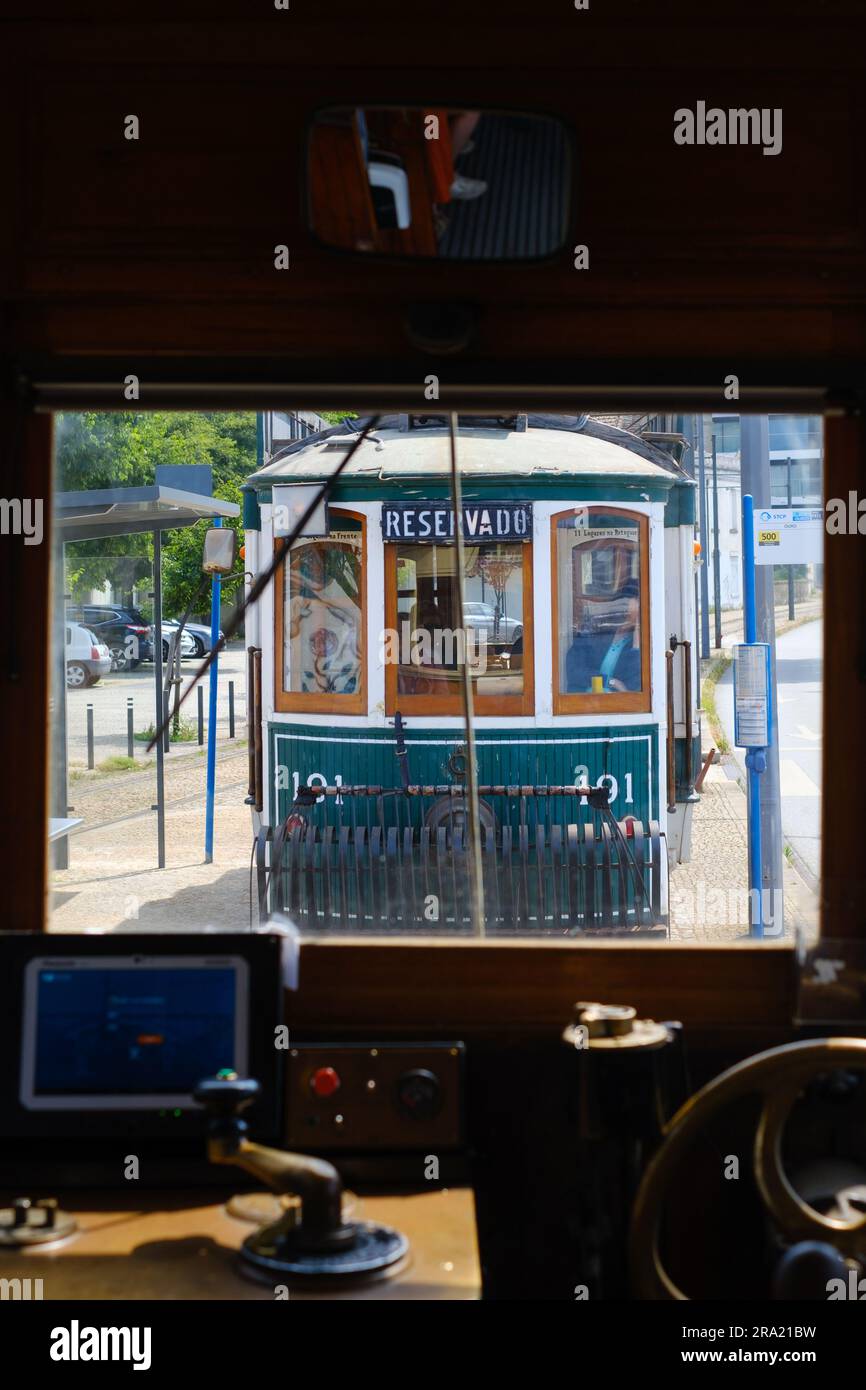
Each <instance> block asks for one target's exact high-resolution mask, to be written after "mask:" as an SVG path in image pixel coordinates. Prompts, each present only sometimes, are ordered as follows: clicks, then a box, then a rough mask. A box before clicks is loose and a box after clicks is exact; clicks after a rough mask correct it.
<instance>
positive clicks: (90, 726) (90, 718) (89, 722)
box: [87, 705, 93, 771]
mask: <svg viewBox="0 0 866 1390" xmlns="http://www.w3.org/2000/svg"><path fill="white" fill-rule="evenodd" d="M87 766H88V767H89V768H90V769H91V771H92V769H93V706H92V705H88V706H87Z"/></svg>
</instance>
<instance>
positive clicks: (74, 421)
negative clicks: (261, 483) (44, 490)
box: [56, 411, 256, 613]
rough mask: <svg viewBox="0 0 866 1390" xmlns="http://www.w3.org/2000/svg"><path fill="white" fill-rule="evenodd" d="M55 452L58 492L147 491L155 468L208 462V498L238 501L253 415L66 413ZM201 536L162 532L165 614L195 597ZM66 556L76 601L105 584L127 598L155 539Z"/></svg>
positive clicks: (251, 454) (77, 545)
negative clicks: (195, 559)
mask: <svg viewBox="0 0 866 1390" xmlns="http://www.w3.org/2000/svg"><path fill="white" fill-rule="evenodd" d="M56 447H57V485H58V489H59V491H61V492H72V491H79V490H87V491H89V490H94V489H100V488H109V487H141V486H146V485H147V484H151V483H153V482H154V481H155V477H156V468H157V465H159V464H195V463H198V464H202V463H206V464H209V465H210V467H211V469H212V471H213V486H214V495H215V496H217V497H222V498H224V499H226V500H230V501H237V502H239V501H240V484H241V483H242V482H244V481H245V479H246V478H247V477H248V476H249V474H251V473H252V472H254V470H255V466H256V417H255V414H254V413H253V412H251V411H232V412H196V411H177V412H175V411H153V412H144V413H141V414H133V413H127V412H117V413H114V412H112V413H110V414H99V413H96V412H84V413H82V414H76V415H70V414H65V415H60V416H59V417H58V420H57V430H56ZM204 530H205V524H204V523H201V524H200V525H197V526H194V527H191V528H188V529H187V530H182V529H181V530H175V531H167V532H165V533H164V536H163V555H164V560H163V563H164V574H165V575H166V578H168V575H169V574H171V576H172V579H171V585H170V586H169V584H168V582H166V587H165V595H164V610H165V611H166V612H167V613H168V612H174V611H176V610H179V611H181V612H182V611H184V610H185V608H186V605H187V603H188V602H189V601H190V600H191V599H192V597H193V595H194V593H195V591H196V588H197V586H198V581H199V576H200V575H201V545H202V539H203V534H204ZM196 547H197V556H198V562H197V571H196V575H195V577H193V567H192V563H191V561H192V555H193V553H194V550H195V549H196ZM175 552H177V556H176V558H173V557H174V556H175ZM66 553H67V583H68V585H69V587H70V590H71V592H72V593H73V594H75V595H76V596H78V595H81V594H83V593H85V592H86V591H87V590H89V589H92V588H98V587H101V586H102V585H103V584H104V583H105V581H106V580H111V581H112V583H113V584H115V586H117V587H118V588H120V589H121V591H122V592H123V594H124V597H125V598H126V599H127V600H128V599H129V598H130V597H131V594H132V590H133V588H134V587H135V585H136V584H139V583H141V581H142V580H144V579H145V578H146V577H147V576H149V575H150V574H152V571H153V540H152V537H151V536H150V535H149V534H147V533H145V534H140V535H129V536H114V537H104V538H102V539H100V540H93V541H74V542H72V543H70V544H69V545H68V546H67V552H66ZM238 563H239V568H240V570H241V572H242V564H241V562H240V561H239V562H238ZM206 606H207V605H206V604H205V605H203V608H204V609H206Z"/></svg>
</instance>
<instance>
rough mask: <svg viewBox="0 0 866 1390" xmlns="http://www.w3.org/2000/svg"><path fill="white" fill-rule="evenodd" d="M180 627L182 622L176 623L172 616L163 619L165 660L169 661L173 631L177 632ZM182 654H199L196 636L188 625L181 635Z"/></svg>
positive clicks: (163, 654)
mask: <svg viewBox="0 0 866 1390" xmlns="http://www.w3.org/2000/svg"><path fill="white" fill-rule="evenodd" d="M179 627H180V623H176V622H174V621H173V620H172V619H170V618H163V620H162V659H163V661H168V646H169V642H170V641H171V635H172V633H173V632H176V631H177V629H178V628H179ZM180 654H181V657H182V658H183V657H186V656H196V655H198V648H197V646H196V642H195V638H194V637H193V635H192V633H191V632H190V631H189V629H188V628H186V627H185V628H184V630H183V632H182V633H181V635H180Z"/></svg>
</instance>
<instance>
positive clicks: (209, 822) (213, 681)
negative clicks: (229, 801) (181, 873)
mask: <svg viewBox="0 0 866 1390" xmlns="http://www.w3.org/2000/svg"><path fill="white" fill-rule="evenodd" d="M213 524H214V526H222V524H223V523H222V517H219V516H217V517H214V521H213ZM219 638H220V577H219V575H218V574H215V575H213V577H212V579H211V586H210V642H211V650H213V649H214V648H215V647H216V644H217V642H218V641H219ZM218 668H219V657H215V658H214V661H213V662H212V663H211V668H210V671H209V673H208V675H209V680H210V684H209V686H208V716H207V800H206V802H205V816H204V862H205V863H206V864H212V863H213V809H214V792H215V789H216V729H217V675H218Z"/></svg>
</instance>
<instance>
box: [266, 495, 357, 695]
mask: <svg viewBox="0 0 866 1390" xmlns="http://www.w3.org/2000/svg"><path fill="white" fill-rule="evenodd" d="M331 516H332V518H333V519H334V520H338V519H340V518H344V517H345V518H347V519H350V520H352V521H359V522H360V523H361V682H360V689H359V690H358V691H357V692H356V694H354V695H333V694H332V695H326V694H323V695H316V694H314V693H313V692H312V691H300V690H296V691H291V690H285V689H284V687H283V626H284V621H285V606H286V605H285V592H286V577H287V575H288V568H287V567H288V564H289V561H288V560H286V562H285V565H284V566H283V568H282V569H281V570H280V572H279V575H278V577H277V580H276V583H275V584H274V709H275V710H277V712H278V713H280V714H304V713H307V714H366V713H367V518H366V517H365V516H364V514H363V513H362V512H353V511H349V509H348V508H347V507H334V508H332V510H331ZM311 539H312V538H311ZM323 539H324V540H326V539H327V537H323ZM285 546H286V542H285V540H275V541H274V548H275V549H285Z"/></svg>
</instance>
